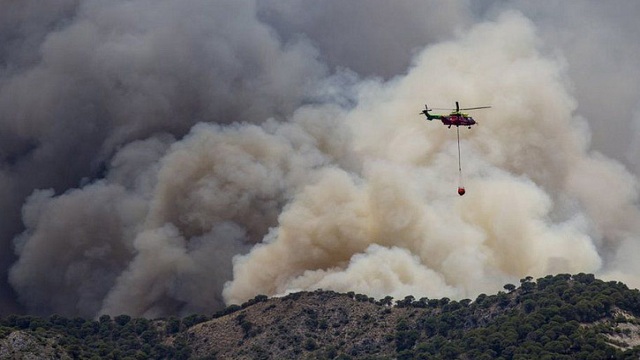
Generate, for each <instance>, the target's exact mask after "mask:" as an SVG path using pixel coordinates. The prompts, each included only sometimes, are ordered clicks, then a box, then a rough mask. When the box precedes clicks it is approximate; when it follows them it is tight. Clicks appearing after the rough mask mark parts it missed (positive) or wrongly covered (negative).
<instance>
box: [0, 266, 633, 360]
mask: <svg viewBox="0 0 640 360" xmlns="http://www.w3.org/2000/svg"><path fill="white" fill-rule="evenodd" d="M0 325H1V327H0V359H12V358H23V357H28V356H31V357H32V358H39V359H41V358H74V357H76V358H91V357H95V358H132V359H133V358H148V357H151V358H207V359H231V358H233V359H288V358H290V359H294V358H302V359H386V358H398V359H414V358H415V359H419V358H429V359H499V358H502V359H544V358H549V359H563V358H564V359H575V358H579V359H605V358H612V359H625V358H636V359H637V358H638V356H639V355H640V292H639V291H638V290H630V289H629V288H628V287H627V286H626V285H624V284H622V283H620V282H605V281H602V280H598V279H596V278H595V277H594V276H593V275H589V274H577V275H568V274H561V275H556V276H547V277H545V278H541V279H537V280H536V281H534V280H533V279H532V278H530V277H527V278H525V279H522V280H521V282H520V284H519V286H518V287H516V286H515V285H512V284H507V285H505V291H504V292H499V293H498V294H495V295H485V294H481V295H480V296H478V297H477V298H476V299H475V300H474V301H471V300H462V301H451V300H450V299H447V298H443V299H426V298H422V299H414V298H413V297H411V296H408V297H406V298H404V299H400V300H395V301H394V300H393V299H392V298H390V297H387V298H385V299H380V300H375V299H373V298H369V297H367V296H365V295H360V294H353V293H349V294H340V293H335V292H331V291H321V290H318V291H314V292H300V293H293V294H290V295H287V296H285V297H281V298H267V297H266V296H257V297H256V298H254V299H253V300H251V301H249V302H247V303H245V304H243V305H242V306H236V305H233V306H230V307H228V308H226V309H224V310H223V311H220V312H219V313H217V314H214V315H213V316H204V315H192V316H189V317H187V318H183V319H177V318H169V319H156V320H147V319H132V318H130V317H128V316H126V315H120V316H116V317H114V318H110V317H108V316H103V317H101V318H100V319H99V320H97V321H91V320H84V319H80V318H75V319H66V318H63V317H60V316H55V315H54V316H51V317H49V318H47V319H42V318H37V317H31V316H9V317H6V318H3V319H1V322H0Z"/></svg>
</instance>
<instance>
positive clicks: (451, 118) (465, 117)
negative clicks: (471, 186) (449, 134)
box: [420, 101, 491, 196]
mask: <svg viewBox="0 0 640 360" xmlns="http://www.w3.org/2000/svg"><path fill="white" fill-rule="evenodd" d="M490 107H491V106H478V107H472V108H464V109H460V104H458V102H457V101H456V109H455V110H453V109H436V110H451V113H450V114H449V115H436V114H429V111H432V110H433V109H429V107H428V106H427V104H425V105H424V110H422V111H421V112H420V115H425V116H426V117H427V120H430V121H432V120H440V121H442V124H444V125H448V127H449V128H451V126H452V125H455V127H456V132H457V133H458V172H459V175H458V176H459V177H458V195H460V196H462V195H464V194H465V193H466V190H465V188H464V185H463V184H462V158H461V156H460V126H467V127H469V129H471V126H473V125H476V124H477V123H478V122H477V121H475V120H474V119H473V118H472V117H471V116H469V114H466V113H462V112H461V110H477V109H488V108H490Z"/></svg>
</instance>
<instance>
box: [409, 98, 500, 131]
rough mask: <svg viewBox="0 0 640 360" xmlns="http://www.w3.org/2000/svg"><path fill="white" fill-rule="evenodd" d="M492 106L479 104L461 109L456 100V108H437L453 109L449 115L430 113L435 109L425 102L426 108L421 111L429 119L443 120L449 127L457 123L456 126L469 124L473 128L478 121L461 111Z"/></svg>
mask: <svg viewBox="0 0 640 360" xmlns="http://www.w3.org/2000/svg"><path fill="white" fill-rule="evenodd" d="M490 107H491V106H478V107H472V108H464V109H461V108H460V105H459V104H458V102H457V101H456V108H455V110H454V109H436V110H451V113H450V114H449V115H436V114H429V111H432V110H433V109H429V107H428V106H427V104H425V105H424V110H422V112H420V115H425V116H426V117H427V120H440V121H442V124H444V125H448V126H449V128H451V125H455V126H456V127H458V126H467V127H469V129H471V126H472V125H475V124H477V123H478V122H477V121H475V120H474V119H473V118H472V117H471V116H469V114H466V113H462V112H461V111H462V110H477V109H488V108H490Z"/></svg>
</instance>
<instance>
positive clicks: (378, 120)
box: [0, 0, 640, 317]
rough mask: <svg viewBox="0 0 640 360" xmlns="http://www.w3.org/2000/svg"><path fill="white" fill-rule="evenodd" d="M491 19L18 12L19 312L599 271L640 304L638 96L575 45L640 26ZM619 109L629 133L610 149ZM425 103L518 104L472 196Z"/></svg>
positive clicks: (277, 7)
mask: <svg viewBox="0 0 640 360" xmlns="http://www.w3.org/2000/svg"><path fill="white" fill-rule="evenodd" d="M475 6H476V7H475V8H472V7H471V5H470V4H468V3H467V2H465V1H460V2H448V3H447V5H443V4H442V3H440V2H438V3H436V2H433V3H430V2H416V1H403V2H397V3H394V4H393V6H391V5H390V4H387V2H384V1H376V2H369V1H367V2H366V3H361V2H358V1H356V2H349V3H345V2H338V1H335V2H334V1H328V2H323V3H317V2H313V1H309V0H286V1H285V0H283V1H275V0H274V1H265V2H260V3H259V4H257V3H256V2H254V1H235V2H232V3H226V2H209V1H199V0H193V1H186V2H185V1H175V0H163V1H160V2H157V1H155V2H151V1H144V0H135V1H112V2H109V3H103V2H100V1H85V2H81V3H80V2H74V1H67V2H59V3H58V5H55V6H54V5H46V4H41V3H40V2H36V1H24V2H20V3H16V2H0V8H2V10H4V9H6V10H7V11H0V14H2V15H0V29H6V30H7V31H2V32H0V34H2V35H0V66H1V67H0V140H2V141H1V142H0V156H1V158H0V161H1V164H2V167H0V183H1V185H2V186H1V187H0V189H1V190H0V206H2V209H3V214H6V215H5V216H3V218H2V220H0V246H2V247H3V249H5V251H3V252H2V255H1V256H2V258H1V259H0V260H1V261H0V263H2V265H3V271H4V272H5V274H6V275H5V276H7V279H8V284H6V285H4V287H5V288H6V289H7V291H9V290H11V291H15V293H16V294H17V295H16V299H17V301H14V299H13V296H12V295H6V294H10V293H9V292H5V291H3V292H2V293H3V294H5V298H4V299H3V301H4V302H5V303H6V304H7V305H6V306H5V309H12V308H11V307H10V305H11V304H12V303H13V304H19V305H20V306H21V307H24V309H25V310H26V311H28V312H32V313H38V314H49V313H60V314H65V315H82V316H96V315H99V314H102V313H108V314H120V313H128V314H131V315H137V316H149V317H155V316H165V315H171V314H178V315H184V314H188V313H192V312H212V311H215V310H217V309H219V308H221V307H222V306H224V305H225V304H229V303H238V302H243V301H245V300H247V299H249V298H252V297H254V296H255V295H257V294H267V295H277V294H284V293H286V292H290V291H295V290H301V289H316V288H324V289H334V290H338V291H356V292H360V293H366V294H369V295H371V296H374V297H383V296H386V295H391V296H394V297H404V296H405V295H408V294H412V295H414V296H418V297H420V296H429V297H439V296H448V297H451V298H464V297H474V296H475V295H477V294H479V293H480V292H490V291H495V290H498V289H500V288H501V287H502V285H504V284H505V283H507V282H516V281H517V280H518V279H519V278H522V277H524V276H527V275H532V276H543V275H546V274H549V273H556V272H580V271H584V272H594V273H597V274H598V275H599V276H603V277H611V278H615V279H616V280H622V281H626V282H628V283H629V284H630V285H632V286H640V278H638V277H637V274H638V273H639V272H638V270H640V269H639V268H638V265H637V261H636V259H635V258H634V256H633V254H635V253H637V251H635V250H637V249H638V248H640V228H639V225H638V224H640V212H639V210H638V187H637V185H638V184H637V176H636V175H634V174H633V172H630V171H629V170H627V169H626V168H625V166H624V165H623V164H626V165H628V166H630V167H631V168H632V169H634V168H633V166H634V165H635V166H637V160H636V158H635V156H633V154H634V152H637V149H638V148H640V146H639V145H638V144H639V143H640V140H638V136H636V135H633V134H634V133H632V132H631V130H632V129H636V134H637V129H638V125H637V124H638V123H640V122H638V121H637V118H638V117H637V116H636V117H634V116H633V114H635V113H636V112H637V110H638V108H640V107H639V106H638V104H637V100H635V99H634V96H635V97H637V92H635V91H634V89H635V88H634V87H633V86H631V87H628V88H626V90H627V91H625V88H624V86H621V87H616V86H613V85H616V84H617V83H614V84H613V85H612V86H613V89H609V90H607V89H599V90H594V89H591V88H589V86H592V85H593V83H592V81H593V80H592V79H591V78H588V77H587V76H586V74H587V73H588V70H590V69H593V68H594V67H596V66H598V65H602V66H611V65H607V64H608V63H609V61H610V60H607V59H608V58H607V57H601V58H597V59H601V61H602V63H600V62H598V63H595V64H594V63H592V62H590V61H589V60H588V59H589V58H590V56H589V55H594V54H596V53H597V50H598V47H597V46H595V44H586V43H584V42H579V41H573V40H572V38H571V36H572V35H573V36H575V34H574V33H573V32H574V31H582V30H587V29H588V30H590V31H592V32H596V33H594V35H599V36H600V37H595V36H594V37H593V38H596V39H598V40H602V42H603V44H601V45H602V46H604V47H606V48H609V49H610V48H612V47H614V46H615V45H613V44H610V42H611V39H612V38H615V37H616V36H618V35H619V36H620V37H625V36H626V37H627V38H629V35H628V34H629V33H632V34H635V35H637V34H639V33H640V29H639V28H638V27H637V26H636V27H632V28H629V27H631V25H629V26H628V27H625V28H614V29H612V30H607V31H610V32H607V31H604V32H602V33H600V32H597V31H596V30H593V28H590V27H589V26H588V20H589V19H591V18H595V17H597V16H596V15H597V11H596V10H597V9H598V8H599V7H601V6H600V5H599V4H598V3H593V4H586V5H576V6H574V7H572V6H568V5H567V6H563V7H562V8H561V10H559V11H560V12H572V11H573V12H574V13H575V14H581V16H582V22H581V21H578V20H573V22H570V23H563V25H557V24H555V25H554V26H555V27H551V26H550V25H549V24H552V23H553V21H552V20H553V19H554V16H556V13H552V12H550V11H548V10H547V9H546V8H544V7H543V6H540V7H534V6H532V5H529V4H528V3H523V4H518V3H514V4H513V5H512V6H511V7H513V9H512V10H507V11H505V9H500V8H498V7H496V6H493V3H492V2H486V3H483V4H482V5H477V4H476V5H475ZM630 6H635V5H630ZM624 10H625V9H620V10H618V11H614V10H611V11H610V12H608V13H607V14H608V15H606V16H604V17H602V18H598V20H597V21H601V22H603V23H605V24H609V22H611V23H612V24H613V23H616V22H617V21H618V20H619V19H620V18H624V17H625V16H626V14H628V11H627V12H625V11H624ZM627 10H628V9H627ZM5 14H11V15H5ZM17 25H20V26H17ZM550 27H551V29H550ZM347 29H348V30H347ZM552 29H558V31H559V30H563V31H564V32H560V34H562V35H563V36H556V37H552V36H551V35H550V34H552V31H551V30H552ZM614 35H615V36H614ZM572 45H575V46H572ZM587 45H588V46H587ZM624 51H628V54H632V53H633V49H631V50H629V49H625V50H624ZM581 53H583V54H584V57H582V56H578V54H581ZM614 64H620V67H621V68H620V69H618V68H616V69H613V68H608V67H607V68H606V70H607V72H608V73H609V74H611V76H613V77H615V76H618V75H619V74H621V73H623V72H624V70H625V68H631V67H632V64H631V63H629V62H627V61H622V62H620V63H616V62H614ZM636 75H637V74H635V73H632V74H631V76H636ZM605 78H606V79H607V80H610V78H609V77H605V76H604V75H603V76H602V79H605ZM625 83H626V82H625ZM623 84H624V83H623ZM628 84H631V82H629V83H628ZM585 87H587V88H585ZM608 91H610V92H611V94H610V95H608V94H607V92H608ZM623 95H624V96H623ZM608 96H609V97H610V96H616V99H617V100H615V101H617V102H616V104H618V105H619V106H620V109H619V110H620V112H619V114H622V120H617V121H615V122H614V121H613V120H612V124H611V126H612V128H613V130H610V131H606V130H605V133H604V135H598V134H597V131H599V130H597V129H599V127H598V125H597V122H598V121H601V120H602V119H599V118H598V119H596V120H592V118H591V116H592V115H593V114H597V113H598V111H599V108H598V106H597V105H596V104H594V102H596V101H598V102H606V100H608V98H607V97H608ZM425 100H428V101H429V104H430V105H432V106H450V105H451V104H453V101H456V100H458V101H460V102H461V103H462V104H463V105H466V106H479V105H492V106H493V108H492V109H490V110H485V111H483V112H479V113H477V114H474V115H475V116H476V118H477V119H478V120H479V121H480V125H479V126H477V127H475V128H473V129H471V130H467V129H466V128H465V129H461V140H462V154H463V168H464V172H465V178H464V181H465V185H466V187H467V190H468V193H467V195H465V196H464V197H462V198H460V197H458V195H457V194H456V193H455V187H456V185H457V184H456V182H457V175H458V174H457V170H458V169H457V147H456V143H455V132H454V130H453V129H447V128H446V127H443V126H442V125H441V124H439V123H435V122H434V123H426V122H425V121H424V119H421V118H420V117H419V116H417V113H418V112H419V110H420V108H421V107H422V106H423V103H424V101H425ZM584 101H589V104H588V105H586V107H585V108H584V110H583V102H584ZM609 106H610V105H609ZM616 110H618V109H613V110H612V111H616ZM625 115H628V116H626V117H624V116H625ZM615 116H616V119H617V116H618V115H615ZM612 118H613V117H612ZM634 119H636V120H634ZM634 121H635V123H634ZM634 124H635V125H634ZM621 133H623V134H625V138H624V139H623V140H624V142H625V144H621V143H620V141H621V140H620V138H619V137H618V135H619V134H621ZM592 138H593V146H592V140H591V139H592ZM611 143H615V144H611ZM594 147H595V150H594ZM602 153H604V154H606V155H602ZM614 159H615V160H614ZM635 169H636V174H637V168H635ZM12 253H14V254H15V256H12V255H11V254H12ZM9 286H10V288H9Z"/></svg>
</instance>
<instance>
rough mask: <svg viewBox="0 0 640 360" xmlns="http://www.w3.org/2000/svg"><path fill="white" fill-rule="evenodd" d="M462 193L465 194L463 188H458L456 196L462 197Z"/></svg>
mask: <svg viewBox="0 0 640 360" xmlns="http://www.w3.org/2000/svg"><path fill="white" fill-rule="evenodd" d="M464 193H465V191H464V188H463V187H459V188H458V195H460V196H462V195H464Z"/></svg>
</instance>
